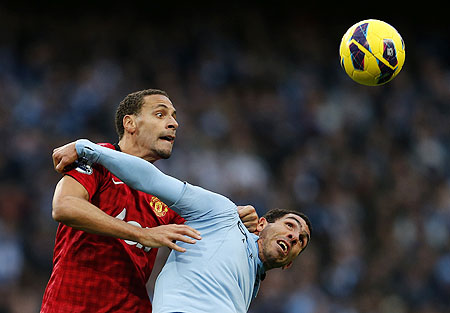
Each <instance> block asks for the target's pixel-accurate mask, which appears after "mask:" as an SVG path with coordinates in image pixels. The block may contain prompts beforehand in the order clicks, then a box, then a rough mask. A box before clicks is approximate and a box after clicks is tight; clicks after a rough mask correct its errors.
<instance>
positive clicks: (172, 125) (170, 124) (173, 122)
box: [167, 116, 178, 129]
mask: <svg viewBox="0 0 450 313" xmlns="http://www.w3.org/2000/svg"><path fill="white" fill-rule="evenodd" d="M167 128H171V129H177V128H178V122H177V120H176V119H175V118H174V117H173V116H171V117H169V121H168V123H167Z"/></svg>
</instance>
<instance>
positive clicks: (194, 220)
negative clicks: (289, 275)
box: [76, 140, 265, 313]
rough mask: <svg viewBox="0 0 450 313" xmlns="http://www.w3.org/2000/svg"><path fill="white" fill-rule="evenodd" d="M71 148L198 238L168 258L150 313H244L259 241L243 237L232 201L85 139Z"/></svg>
mask: <svg viewBox="0 0 450 313" xmlns="http://www.w3.org/2000/svg"><path fill="white" fill-rule="evenodd" d="M76 149H77V152H78V155H79V156H80V157H85V158H87V159H88V160H89V161H90V162H93V163H100V164H101V165H103V166H104V167H106V168H107V169H108V170H109V171H110V172H111V173H113V174H114V175H116V176H117V177H118V178H120V179H121V180H122V181H124V182H125V183H126V184H127V185H128V186H130V187H132V188H134V189H137V190H140V191H143V192H145V193H149V194H152V195H155V196H157V197H158V198H160V199H161V200H162V201H163V202H165V203H166V204H167V205H169V207H170V208H171V209H173V210H174V211H176V212H177V213H178V214H180V215H181V216H182V217H183V218H185V219H186V224H187V225H189V226H191V227H193V228H195V229H197V230H198V231H200V233H201V236H202V240H199V241H197V243H196V244H194V245H191V244H187V243H184V242H177V245H179V246H180V247H184V248H186V252H184V253H181V252H177V251H172V252H171V253H170V255H169V258H168V260H167V262H166V264H165V266H164V268H163V269H162V271H161V273H160V274H159V276H158V279H157V281H156V286H155V294H154V298H153V312H154V313H175V312H180V313H181V312H186V313H197V312H199V313H200V312H205V313H211V312H217V313H228V312H229V313H231V312H247V310H248V307H249V306H250V302H251V300H252V299H253V298H254V297H255V296H256V293H257V292H258V289H259V283H260V281H261V278H262V277H263V276H264V275H265V274H264V268H263V264H262V262H261V260H260V259H259V257H258V245H257V240H258V236H255V235H254V234H250V233H249V232H248V230H247V229H246V228H245V226H244V225H243V224H242V222H241V221H240V219H239V215H238V212H237V207H236V205H235V204H234V203H233V202H232V201H231V200H229V199H228V198H226V197H224V196H222V195H219V194H217V193H213V192H211V191H208V190H205V189H203V188H200V187H197V186H193V185H190V184H188V183H183V182H181V181H179V180H177V179H175V178H173V177H171V176H168V175H165V174H163V173H162V172H161V171H159V170H158V169H157V168H156V167H155V166H153V165H152V164H151V163H149V162H147V161H145V160H143V159H140V158H137V157H134V156H131V155H128V154H125V153H121V152H118V151H114V150H112V149H107V148H104V147H101V146H99V145H96V144H93V143H92V142H90V141H88V140H78V141H77V143H76Z"/></svg>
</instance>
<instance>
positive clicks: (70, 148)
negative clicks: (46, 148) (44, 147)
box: [52, 141, 78, 173]
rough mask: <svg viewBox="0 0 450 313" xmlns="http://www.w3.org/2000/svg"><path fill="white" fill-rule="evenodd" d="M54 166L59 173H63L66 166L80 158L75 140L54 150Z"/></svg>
mask: <svg viewBox="0 0 450 313" xmlns="http://www.w3.org/2000/svg"><path fill="white" fill-rule="evenodd" d="M52 158H53V166H54V167H55V170H56V171H57V172H59V173H63V172H64V171H65V168H66V167H67V166H69V165H70V164H72V163H73V162H75V161H76V160H77V159H78V154H77V150H76V149H75V141H74V142H71V143H68V144H66V145H64V146H62V147H59V148H56V149H54V150H53V154H52Z"/></svg>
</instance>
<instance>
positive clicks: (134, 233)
mask: <svg viewBox="0 0 450 313" xmlns="http://www.w3.org/2000/svg"><path fill="white" fill-rule="evenodd" d="M52 215H53V218H54V219H55V220H56V221H58V222H60V223H63V224H65V225H67V226H70V227H72V228H75V229H78V230H82V231H85V232H88V233H92V234H98V235H103V236H110V237H115V238H120V239H125V240H131V241H137V242H139V237H140V231H141V228H139V227H137V226H134V225H131V224H128V223H126V222H124V221H122V220H120V219H118V218H115V217H112V216H110V215H108V214H106V213H105V212H103V211H102V210H100V209H99V208H98V207H96V206H95V205H93V204H92V203H90V202H89V201H87V200H85V199H80V198H78V197H73V196H64V197H62V198H61V199H58V200H57V201H55V200H54V202H53V211H52Z"/></svg>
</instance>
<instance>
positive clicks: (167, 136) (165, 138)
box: [159, 135, 175, 143]
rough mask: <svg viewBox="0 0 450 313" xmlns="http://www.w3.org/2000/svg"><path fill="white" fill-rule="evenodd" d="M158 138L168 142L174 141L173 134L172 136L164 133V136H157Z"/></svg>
mask: <svg viewBox="0 0 450 313" xmlns="http://www.w3.org/2000/svg"><path fill="white" fill-rule="evenodd" d="M159 139H161V140H165V141H168V142H170V143H173V142H174V141H175V136H172V135H166V136H161V137H159Z"/></svg>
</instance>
